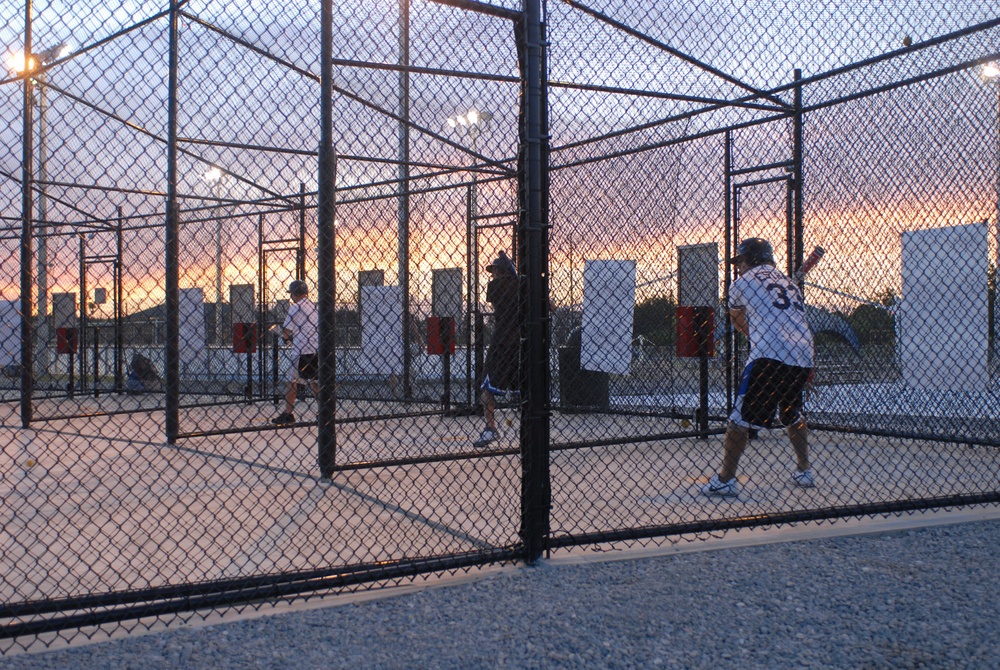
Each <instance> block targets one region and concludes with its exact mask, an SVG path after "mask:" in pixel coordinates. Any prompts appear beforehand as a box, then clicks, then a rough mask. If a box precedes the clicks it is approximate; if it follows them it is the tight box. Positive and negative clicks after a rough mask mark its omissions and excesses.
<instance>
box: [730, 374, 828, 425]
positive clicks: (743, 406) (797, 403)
mask: <svg viewBox="0 0 1000 670" xmlns="http://www.w3.org/2000/svg"><path fill="white" fill-rule="evenodd" d="M810 372H812V368H800V367H796V366H794V365H787V364H785V363H782V362H780V361H775V360H771V359H769V358H758V359H757V360H755V361H751V362H750V363H749V364H748V365H747V367H746V369H745V370H744V371H743V379H742V380H741V381H740V390H739V392H738V393H737V394H736V406H735V407H733V413H732V414H730V415H729V419H730V421H733V422H734V423H736V425H738V426H743V427H744V428H771V427H772V426H773V425H774V414H775V411H777V414H778V421H779V422H780V423H781V425H782V426H791V425H793V424H794V423H796V422H797V421H798V420H799V419H800V418H801V417H802V390H803V389H804V388H805V385H806V381H808V379H809V373H810Z"/></svg>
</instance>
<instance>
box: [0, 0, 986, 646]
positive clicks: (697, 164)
mask: <svg viewBox="0 0 1000 670" xmlns="http://www.w3.org/2000/svg"><path fill="white" fill-rule="evenodd" d="M0 12H2V16H3V18H4V21H3V24H2V25H3V27H2V28H0V45H2V48H3V49H5V50H6V54H5V57H6V58H7V62H6V65H7V68H8V69H7V70H5V72H6V73H5V74H3V75H2V76H0V114H2V117H3V119H4V120H5V122H6V123H4V124H3V125H2V126H0V208H2V211H0V216H2V228H0V246H2V250H3V252H4V253H3V255H2V257H0V264H2V272H3V276H4V277H5V278H6V279H7V281H6V282H5V283H4V284H3V285H2V286H0V293H2V294H0V310H2V313H0V370H2V376H0V401H2V402H0V433H2V435H3V436H4V444H5V446H4V461H5V462H4V465H3V479H2V480H0V490H2V491H3V500H4V505H3V513H2V514H3V530H2V537H3V549H4V551H3V558H2V559H0V560H2V567H3V575H4V576H3V579H2V580H0V590H2V593H3V598H2V605H0V617H2V618H3V621H2V628H0V630H2V636H3V638H4V639H6V640H7V642H5V643H4V644H3V649H4V650H5V651H6V652H16V651H18V650H21V649H24V648H29V647H36V646H44V645H50V644H53V643H57V642H60V641H64V640H72V639H74V638H75V637H76V636H78V635H85V636H88V637H100V636H106V635H109V634H114V633H116V632H118V631H121V630H133V629H144V628H149V627H152V626H157V625H161V624H162V623H164V622H172V621H177V620H184V619H188V618H201V617H206V616H210V615H211V614H212V613H213V612H219V611H226V610H228V609H231V608H236V609H240V608H246V607H260V606H261V605H260V603H261V602H263V601H273V600H276V599H282V598H299V597H306V596H308V595H310V594H315V593H328V592H330V591H333V590H343V589H357V588H367V587H369V586H371V585H375V584H382V583H386V582H393V581H397V580H406V579H413V578H414V577H415V576H417V575H421V574H426V573H430V572H437V571H449V570H461V569H465V568H468V567H470V566H475V565H480V564H484V563H489V562H496V561H507V560H517V559H528V560H535V559H537V558H539V556H540V555H542V554H543V553H544V552H546V551H554V550H558V549H560V548H563V547H569V546H574V545H582V544H591V543H616V542H652V543H663V542H671V541H677V540H678V539H679V538H682V537H683V538H697V537H702V536H703V534H704V533H710V532H717V531H724V530H725V529H727V528H734V527H740V526H751V525H770V524H775V523H788V522H796V521H810V520H821V519H831V518H836V517H842V516H857V515H868V514H889V513H899V512H905V511H912V510H919V509H927V508H932V507H940V506H950V505H962V504H976V503H983V502H995V501H997V500H998V499H1000V491H998V489H997V485H996V482H997V475H998V474H1000V462H998V453H997V447H998V446H1000V442H998V439H997V437H996V436H997V435H998V434H1000V431H998V430H996V428H997V426H998V420H1000V389H998V374H1000V371H998V365H997V359H996V347H995V332H996V325H995V323H996V316H995V314H996V312H995V309H994V302H995V282H996V270H995V269H996V264H997V253H998V246H997V245H998V237H997V236H998V224H997V216H998V211H1000V204H998V203H1000V177H998V175H1000V102H998V101H1000V95H998V91H1000V83H998V82H1000V78H997V75H1000V71H998V70H997V69H996V67H995V66H994V65H993V60H994V58H996V57H997V56H998V54H997V53H996V48H995V44H996V39H997V36H998V32H1000V17H998V16H997V15H996V13H995V12H994V11H992V10H990V9H989V8H988V7H972V6H968V7H965V6H963V7H948V8H942V7H940V6H939V5H938V4H933V3H923V4H921V3H912V2H906V3H890V4H885V3H883V4H881V5H878V6H877V7H876V6H871V7H867V6H866V7H842V6H841V5H837V4H835V3H829V4H828V5H826V6H824V5H816V4H815V3H795V2H783V3H764V4H760V3H756V4H754V5H753V6H752V7H750V6H745V5H743V4H739V3H721V4H720V3H700V4H699V3H672V2H657V3H653V4H652V5H634V3H633V4H628V3H620V2H601V3H591V4H584V3H580V2H576V1H575V0H560V1H558V2H556V1H553V2H549V3H539V2H537V1H535V0H526V1H525V2H524V3H523V5H520V4H517V3H514V2H509V3H499V2H498V3H495V4H484V3H480V2H475V1H473V0H447V1H445V0H441V1H440V2H430V1H428V2H414V3H410V2H407V0H401V1H400V2H398V3H397V2H375V3H372V2H349V3H337V4H336V6H334V4H333V3H331V2H329V1H328V0H325V1H324V2H322V3H313V4H309V3H304V2H295V1H292V2H282V3H268V2H256V3H254V4H253V6H252V7H251V5H249V4H247V5H246V6H241V5H233V4H232V3H230V4H225V3H218V2H211V1H208V2H206V1H198V2H194V1H192V2H171V3H167V4H165V5H158V4H153V3H135V2H130V3H119V4H115V3H111V4H109V3H107V2H100V3H97V2H94V3H88V2H78V3H75V4H73V6H72V7H70V6H67V5H64V4H58V3H54V4H42V5H39V4H38V3H34V4H32V3H27V4H25V3H22V2H20V0H18V1H16V2H15V1H14V0H0ZM26 53H27V54H29V56H28V57H27V58H26V57H25V54H26ZM757 238H761V240H766V242H767V243H766V244H762V243H759V242H751V243H750V245H749V246H747V243H746V241H747V240H748V239H750V240H753V239H757ZM816 248H820V249H822V250H823V251H824V252H825V254H823V255H822V258H821V260H820V261H819V262H818V264H816V265H815V267H814V269H811V271H810V272H809V273H808V274H806V275H804V276H802V275H796V272H797V271H799V270H800V268H802V267H803V265H804V263H805V262H806V260H807V258H809V257H810V252H811V251H812V250H813V249H816ZM734 261H735V262H734ZM254 603H257V604H254ZM206 612H208V614H206Z"/></svg>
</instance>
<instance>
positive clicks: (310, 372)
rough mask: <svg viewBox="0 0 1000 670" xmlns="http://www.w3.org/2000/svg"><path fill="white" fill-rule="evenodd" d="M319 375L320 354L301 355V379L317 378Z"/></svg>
mask: <svg viewBox="0 0 1000 670" xmlns="http://www.w3.org/2000/svg"><path fill="white" fill-rule="evenodd" d="M318 376H319V354H302V355H301V356H299V379H316V378H317V377H318Z"/></svg>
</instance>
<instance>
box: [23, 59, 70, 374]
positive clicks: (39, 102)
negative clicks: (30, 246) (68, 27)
mask: <svg viewBox="0 0 1000 670" xmlns="http://www.w3.org/2000/svg"><path fill="white" fill-rule="evenodd" d="M71 52H72V48H71V47H70V45H69V43H67V42H62V43H60V44H57V45H56V46H54V47H52V48H50V49H44V50H42V51H39V52H38V53H35V54H32V55H30V56H28V57H27V58H26V57H25V55H24V54H15V55H14V56H13V57H12V58H11V60H10V63H9V65H10V68H11V70H13V71H14V73H15V74H22V73H30V72H31V71H32V70H34V69H35V68H36V67H39V68H41V67H44V66H46V65H49V64H50V63H53V62H55V61H57V60H60V59H63V58H66V56H69V55H70V53H71ZM31 81H32V82H34V86H33V87H32V89H33V91H34V92H35V93H36V95H34V96H33V103H34V104H35V105H36V106H37V107H38V184H39V187H38V220H37V221H36V225H35V230H36V231H37V233H36V234H37V236H38V277H37V284H38V301H37V306H38V330H37V334H38V342H40V343H41V346H39V347H38V351H37V355H36V357H35V360H36V361H37V364H38V368H39V371H40V372H41V373H43V374H44V373H47V372H48V367H49V351H48V346H49V328H48V325H49V318H48V316H49V252H48V230H47V227H48V226H47V221H48V202H47V201H46V198H45V182H46V181H47V180H48V172H47V169H46V161H47V158H48V156H47V151H46V142H45V141H46V135H47V132H46V131H47V129H46V126H45V110H46V107H47V105H46V101H45V72H39V73H38V74H37V75H35V76H33V77H31Z"/></svg>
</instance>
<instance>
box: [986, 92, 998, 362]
mask: <svg viewBox="0 0 1000 670" xmlns="http://www.w3.org/2000/svg"><path fill="white" fill-rule="evenodd" d="M993 80H994V81H995V82H996V89H997V104H996V112H997V125H996V147H997V151H996V170H997V173H996V178H997V180H996V198H995V199H994V205H995V207H996V212H995V216H996V221H995V226H994V235H995V240H994V241H995V243H996V249H997V265H996V267H995V268H994V270H993V292H992V294H991V295H992V296H993V320H992V321H990V323H989V328H988V339H989V342H990V346H989V347H988V349H987V361H988V362H987V365H988V367H987V369H990V370H991V369H992V363H993V361H995V360H996V356H997V353H996V349H997V335H1000V328H998V326H1000V309H998V308H1000V301H998V300H997V298H998V296H997V292H998V289H1000V281H998V280H1000V76H997V77H994V78H993Z"/></svg>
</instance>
